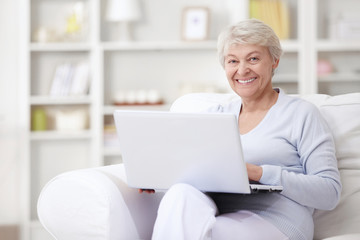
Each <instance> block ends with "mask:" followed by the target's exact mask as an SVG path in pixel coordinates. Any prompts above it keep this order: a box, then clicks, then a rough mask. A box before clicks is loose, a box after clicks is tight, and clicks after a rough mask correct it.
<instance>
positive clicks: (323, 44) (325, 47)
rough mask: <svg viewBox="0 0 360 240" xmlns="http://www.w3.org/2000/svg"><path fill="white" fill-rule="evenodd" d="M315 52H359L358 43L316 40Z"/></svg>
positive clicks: (359, 46) (359, 45) (359, 42)
mask: <svg viewBox="0 0 360 240" xmlns="http://www.w3.org/2000/svg"><path fill="white" fill-rule="evenodd" d="M317 50H318V51H327V52H331V51H334V52H342V51H360V41H344V40H339V41H335V40H318V41H317Z"/></svg>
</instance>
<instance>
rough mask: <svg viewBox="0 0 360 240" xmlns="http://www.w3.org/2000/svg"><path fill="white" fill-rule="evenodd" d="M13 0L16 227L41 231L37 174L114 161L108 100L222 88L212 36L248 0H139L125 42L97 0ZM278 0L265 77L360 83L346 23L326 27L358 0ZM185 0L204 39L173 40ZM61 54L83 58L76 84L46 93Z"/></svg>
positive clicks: (166, 101) (68, 60)
mask: <svg viewBox="0 0 360 240" xmlns="http://www.w3.org/2000/svg"><path fill="white" fill-rule="evenodd" d="M20 1H21V4H22V8H21V10H20V11H21V16H20V22H21V23H22V25H23V28H22V32H21V36H20V38H21V45H20V50H21V58H20V59H21V63H20V64H21V67H20V68H21V71H20V73H19V77H20V78H21V83H22V84H21V88H20V90H19V91H20V94H21V95H22V98H21V99H22V103H21V104H22V106H23V109H22V113H21V116H20V117H21V122H22V123H23V125H24V126H25V127H26V130H25V133H24V147H23V149H24V151H23V153H22V154H21V156H22V162H23V166H24V168H23V169H24V170H23V180H22V185H23V188H22V193H23V194H24V195H23V198H22V201H23V209H24V211H23V220H24V221H23V223H24V227H23V228H22V229H23V232H22V236H23V239H39V237H38V236H43V237H41V239H43V238H44V239H46V237H45V236H47V235H46V233H44V232H42V231H43V230H42V228H41V226H40V225H39V222H38V218H37V214H36V201H37V198H38V195H39V193H40V190H41V189H42V187H43V186H44V184H45V183H46V182H47V181H49V180H50V179H51V178H52V177H54V176H55V175H57V174H59V173H61V172H64V171H68V170H72V169H78V168H85V167H91V166H100V165H104V164H114V163H118V162H121V154H120V151H121V147H119V146H117V142H116V137H115V136H114V132H113V131H114V127H113V119H112V113H113V111H114V110H115V109H119V108H123V109H124V108H131V109H155V110H167V109H169V107H170V104H171V102H172V101H173V100H174V99H176V98H177V97H179V96H180V95H181V94H184V93H187V92H189V91H229V88H228V86H227V80H226V78H225V74H224V73H223V69H222V68H221V66H220V64H219V63H218V59H217V53H216V38H217V35H218V33H219V32H220V31H221V29H222V28H223V27H225V26H227V25H228V24H229V23H231V22H235V21H237V20H240V19H243V18H246V17H248V16H249V11H248V8H249V5H250V1H251V0H242V1H241V0H226V1H225V2H224V1H218V0H211V1H209V0H196V1H193V0H182V1H166V0H140V1H139V3H140V11H141V18H140V19H139V20H138V21H136V22H133V23H131V24H130V29H131V30H132V34H133V37H134V40H133V41H130V42H123V41H118V40H117V39H118V38H119V37H120V35H121V33H122V31H123V29H121V24H119V23H114V22H108V21H106V20H105V12H106V4H107V1H105V0H66V1H63V0H20ZM284 1H286V3H287V4H288V9H289V22H290V34H289V39H287V40H283V41H282V46H283V48H284V50H285V53H284V55H283V57H282V59H281V61H280V65H279V68H278V69H277V71H276V74H275V76H274V79H273V82H274V86H276V87H281V88H283V89H284V90H285V91H287V92H289V93H300V94H308V93H316V92H319V93H329V94H337V93H346V92H354V91H360V68H359V65H358V64H357V63H358V62H359V60H360V43H359V42H360V41H359V38H358V39H351V38H350V39H346V38H345V39H344V37H342V36H344V34H345V35H346V33H342V34H343V35H340V36H339V35H336V33H334V24H335V25H336V23H339V22H338V21H337V20H338V19H339V18H340V17H341V16H342V14H344V13H346V14H347V13H353V15H354V18H355V19H356V14H357V13H355V12H356V11H355V10H356V9H359V7H360V3H359V2H358V1H356V0H344V1H336V0H331V1H330V0H317V1H313V0H299V1H297V0H284ZM188 6H205V7H207V8H208V9H209V10H210V25H209V39H208V40H206V41H201V42H185V41H182V40H181V30H182V21H181V20H182V19H181V18H182V10H183V9H184V8H185V7H188ZM79 11H80V12H79ZM74 14H75V15H74ZM76 14H77V15H76ZM76 17H78V19H81V20H82V21H80V22H77V21H76V20H78V19H77V18H76ZM357 19H359V18H357ZM341 23H343V22H341ZM79 27H80V29H81V30H78V31H77V30H76V29H78V28H79ZM342 31H345V30H344V29H343V28H342ZM354 34H355V33H354ZM358 34H359V33H358ZM318 60H322V61H323V62H322V63H325V64H324V68H325V69H326V67H329V65H327V64H330V66H331V69H330V70H328V71H325V72H324V73H322V75H321V76H318V75H317V61H318ZM64 64H70V65H72V66H78V64H86V65H87V66H88V69H89V71H88V74H89V78H88V79H89V91H88V92H87V93H86V94H69V93H67V94H51V89H52V85H53V82H54V78H55V76H56V74H55V72H56V69H57V68H58V67H59V66H61V65H64ZM75 69H76V68H75ZM154 91H155V93H156V94H155V95H156V96H157V97H158V98H157V100H158V102H162V103H163V104H148V105H141V104H139V105H122V106H116V105H114V103H115V102H116V101H118V100H119V98H121V96H122V97H123V95H124V94H128V95H130V94H135V95H136V94H140V93H142V94H149V92H152V93H154ZM59 95H60V96H59ZM64 95H65V96H64ZM128 97H129V96H128ZM133 97H134V96H133ZM39 109H40V110H39ZM34 112H37V114H35V113H34ZM35 115H37V117H38V118H40V119H41V116H42V117H43V115H45V116H46V119H45V122H46V127H45V129H44V130H42V131H33V130H32V125H34V124H33V123H34V121H39V119H36V117H35ZM39 116H40V117H39ZM34 118H35V120H34ZM41 121H44V119H42V120H40V128H41ZM42 124H44V123H42ZM64 126H71V127H70V129H66V127H64ZM38 127H39V126H38ZM41 239H39V240H41ZM48 239H49V238H48Z"/></svg>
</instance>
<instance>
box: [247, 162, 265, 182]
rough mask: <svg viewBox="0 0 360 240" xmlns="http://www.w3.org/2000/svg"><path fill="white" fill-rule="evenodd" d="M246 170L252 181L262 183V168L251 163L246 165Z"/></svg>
mask: <svg viewBox="0 0 360 240" xmlns="http://www.w3.org/2000/svg"><path fill="white" fill-rule="evenodd" d="M246 169H247V173H248V177H249V180H250V181H256V182H258V181H260V178H261V176H262V173H263V169H262V167H260V166H257V165H254V164H251V163H246Z"/></svg>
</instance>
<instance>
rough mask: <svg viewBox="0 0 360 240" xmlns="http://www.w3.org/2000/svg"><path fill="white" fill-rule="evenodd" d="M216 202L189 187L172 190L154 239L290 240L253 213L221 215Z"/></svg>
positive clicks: (165, 203) (156, 225)
mask: <svg viewBox="0 0 360 240" xmlns="http://www.w3.org/2000/svg"><path fill="white" fill-rule="evenodd" d="M217 213H218V210H217V207H216V204H215V203H214V201H213V200H212V199H211V198H210V197H208V196H207V195H205V194H204V193H202V192H201V191H199V190H197V189H195V188H194V187H192V186H190V185H187V184H176V185H174V186H173V187H171V188H170V189H169V190H168V192H167V193H166V194H165V196H164V198H163V199H162V200H161V203H160V206H159V209H158V215H157V218H156V222H155V225H154V231H153V235H152V239H153V240H169V239H171V240H208V239H214V240H224V239H226V240H232V239H234V240H235V239H236V240H238V239H245V240H264V239H267V240H288V239H289V238H288V237H286V236H285V235H284V234H283V233H282V232H280V231H279V230H278V229H277V228H276V227H275V226H273V225H272V224H271V223H269V222H267V221H266V220H264V219H263V218H262V217H260V216H258V215H256V214H254V213H252V212H249V211H238V212H234V213H227V214H222V215H217Z"/></svg>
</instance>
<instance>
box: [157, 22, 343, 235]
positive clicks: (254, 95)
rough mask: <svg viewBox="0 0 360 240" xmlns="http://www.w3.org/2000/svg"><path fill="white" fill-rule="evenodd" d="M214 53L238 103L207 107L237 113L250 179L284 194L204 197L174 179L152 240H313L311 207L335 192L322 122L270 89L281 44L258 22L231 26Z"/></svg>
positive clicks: (335, 197)
mask: <svg viewBox="0 0 360 240" xmlns="http://www.w3.org/2000/svg"><path fill="white" fill-rule="evenodd" d="M218 52H219V57H220V62H221V64H222V66H223V67H224V69H225V73H226V76H227V79H228V81H229V84H230V86H231V88H232V89H233V90H234V92H235V93H237V94H238V95H239V96H240V97H241V100H236V101H234V102H232V103H230V104H229V105H226V106H221V105H219V106H217V107H216V108H213V109H209V111H211V112H227V113H229V112H230V113H233V114H236V116H238V123H239V134H240V136H241V140H242V143H243V152H244V156H245V160H246V162H247V170H248V175H249V179H250V180H253V181H258V182H260V183H262V184H270V185H282V186H283V191H282V192H281V193H258V194H250V195H240V194H226V193H211V194H210V193H208V194H206V193H202V192H200V191H198V190H197V189H195V188H193V187H192V186H189V185H186V184H176V185H174V186H173V187H171V188H170V189H169V191H168V192H167V193H166V194H165V196H164V198H163V199H162V201H161V203H160V206H159V210H158V216H157V219H156V222H155V226H154V231H153V239H166V240H168V239H171V240H173V239H184V240H189V239H222V240H230V239H246V240H251V239H259V240H264V239H266V240H271V239H274V240H275V239H276V240H281V239H297V240H300V239H301V240H305V239H308V240H309V239H312V238H313V231H314V224H313V219H312V214H313V212H314V209H333V208H334V207H335V206H336V204H337V203H338V201H339V198H340V192H341V183H340V177H339V172H338V169H337V162H336V158H335V148H334V142H333V138H332V136H331V133H330V131H329V129H328V127H327V125H326V123H325V121H324V120H323V119H322V117H321V115H320V113H319V112H318V110H317V108H316V107H315V106H313V105H311V104H310V103H308V102H305V101H304V100H301V99H299V98H295V97H290V96H287V95H286V94H285V93H284V92H283V91H282V90H281V89H274V88H273V87H272V82H271V79H272V76H273V74H274V71H275V69H276V68H277V67H278V65H279V59H280V56H281V54H282V49H281V46H280V42H279V39H278V37H277V36H276V34H275V33H274V31H273V30H272V29H271V28H270V27H269V26H267V25H266V24H264V23H263V22H261V21H258V20H254V19H252V20H245V21H242V22H240V23H238V24H236V25H234V26H230V27H229V28H227V29H226V30H225V31H224V32H222V33H221V34H220V36H219V41H218Z"/></svg>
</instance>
